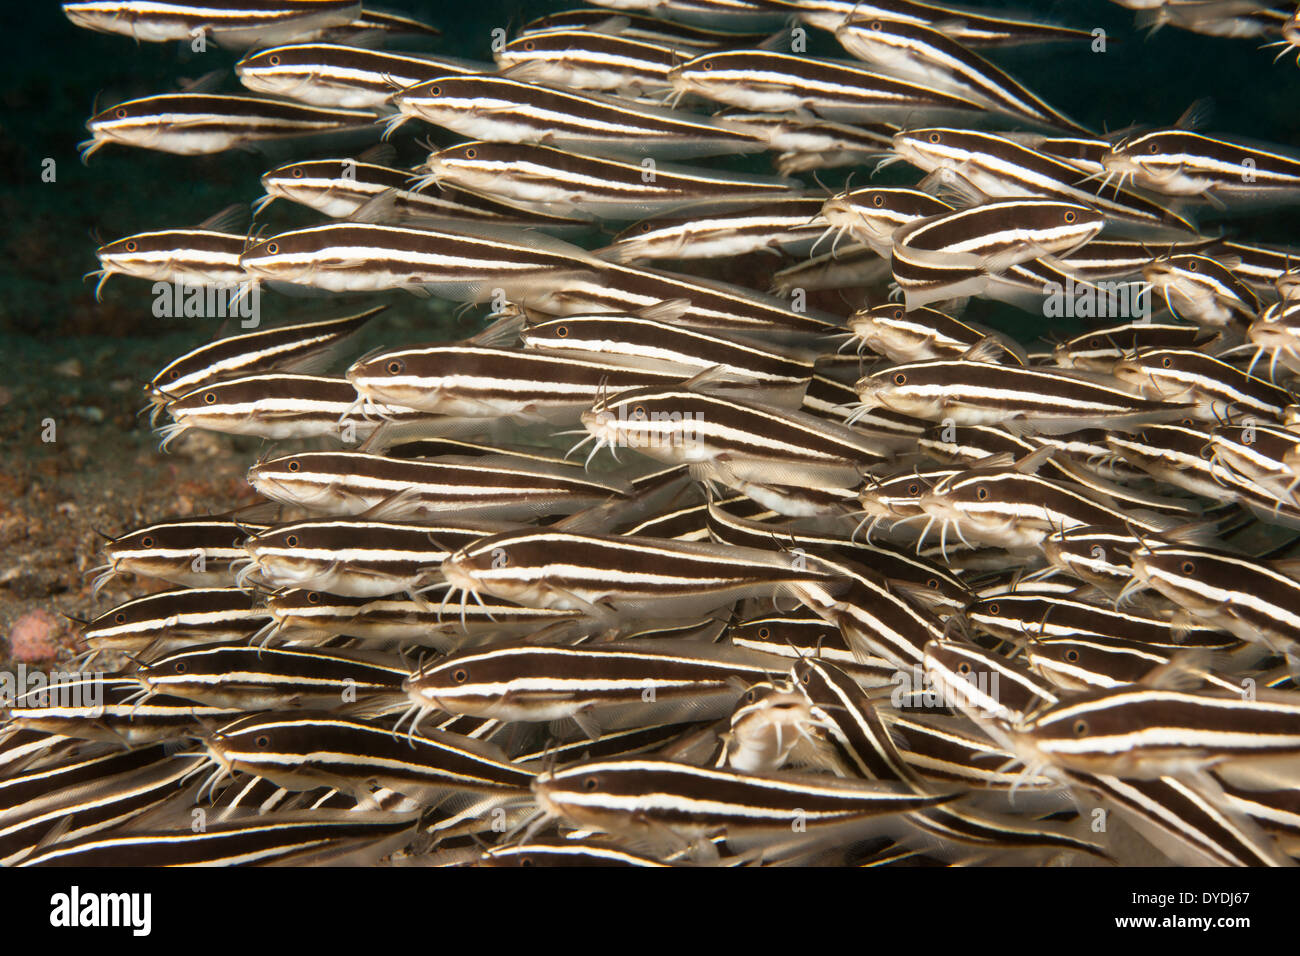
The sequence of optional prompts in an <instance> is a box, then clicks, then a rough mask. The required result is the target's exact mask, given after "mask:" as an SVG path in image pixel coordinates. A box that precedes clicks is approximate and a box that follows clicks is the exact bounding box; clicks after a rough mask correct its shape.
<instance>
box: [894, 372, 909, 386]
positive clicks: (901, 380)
mask: <svg viewBox="0 0 1300 956" xmlns="http://www.w3.org/2000/svg"><path fill="white" fill-rule="evenodd" d="M894 384H895V385H906V384H907V376H906V375H904V374H903V373H902V372H899V373H898V374H897V375H895V376H894Z"/></svg>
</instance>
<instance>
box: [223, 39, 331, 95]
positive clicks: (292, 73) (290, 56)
mask: <svg viewBox="0 0 1300 956" xmlns="http://www.w3.org/2000/svg"><path fill="white" fill-rule="evenodd" d="M308 49H309V48H308ZM314 59H315V57H314V56H312V55H311V54H310V53H309V52H307V51H304V50H302V49H301V48H299V47H297V46H279V47H272V48H270V49H268V50H257V51H255V52H253V53H250V54H248V55H247V56H245V57H244V58H243V59H242V60H239V61H238V62H237V63H236V64H235V75H236V76H238V77H239V82H240V83H242V84H243V85H244V86H246V87H247V88H248V89H250V90H254V91H256V92H258V93H270V94H273V95H280V96H291V97H292V96H293V95H294V94H296V93H300V92H301V91H302V89H303V88H304V87H305V86H306V85H308V84H310V83H311V82H312V81H313V80H314V79H315V78H316V70H315V69H314V68H313V66H312V63H313V60H314Z"/></svg>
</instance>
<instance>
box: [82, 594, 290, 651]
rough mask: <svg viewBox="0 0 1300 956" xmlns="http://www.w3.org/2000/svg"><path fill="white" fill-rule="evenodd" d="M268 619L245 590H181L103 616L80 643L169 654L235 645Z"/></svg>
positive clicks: (136, 600)
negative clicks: (179, 649) (219, 643)
mask: <svg viewBox="0 0 1300 956" xmlns="http://www.w3.org/2000/svg"><path fill="white" fill-rule="evenodd" d="M269 620H270V614H269V613H268V612H267V611H266V610H265V609H264V608H259V607H257V606H256V602H255V600H254V598H253V595H251V594H249V593H248V592H247V591H244V590H242V589H241V588H237V587H225V588H215V587H199V588H177V589H174V590H170V591H160V592H157V593H155V594H146V595H144V596H143V597H138V598H133V599H131V600H129V601H126V602H125V603H123V604H119V605H118V606H117V607H115V608H111V609H110V610H107V611H105V612H104V613H103V614H101V615H99V616H98V617H96V618H94V619H93V620H91V621H89V622H88V623H87V624H86V625H85V626H84V627H83V628H82V639H83V640H84V641H85V642H86V645H87V646H88V647H90V648H92V649H95V650H100V651H108V650H117V651H128V652H138V651H146V650H165V649H170V648H175V647H183V646H186V645H190V644H205V643H210V642H212V641H237V640H240V639H242V638H246V637H248V636H249V635H250V634H253V633H254V632H256V631H257V630H258V628H260V627H262V626H263V625H265V624H266V623H267V622H268V621H269Z"/></svg>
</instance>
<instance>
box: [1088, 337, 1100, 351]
mask: <svg viewBox="0 0 1300 956" xmlns="http://www.w3.org/2000/svg"><path fill="white" fill-rule="evenodd" d="M1088 348H1090V349H1099V348H1101V339H1089V340H1088Z"/></svg>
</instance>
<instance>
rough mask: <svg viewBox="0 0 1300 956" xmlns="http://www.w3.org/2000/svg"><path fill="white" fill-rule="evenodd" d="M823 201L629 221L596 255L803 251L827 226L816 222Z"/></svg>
mask: <svg viewBox="0 0 1300 956" xmlns="http://www.w3.org/2000/svg"><path fill="white" fill-rule="evenodd" d="M820 209H821V200H819V199H816V198H814V197H807V196H793V197H789V198H786V199H774V200H767V201H764V202H763V203H762V204H761V205H749V204H747V205H746V206H745V207H744V208H742V209H739V210H737V211H735V212H729V211H721V212H705V211H700V212H697V213H695V214H694V215H690V214H688V215H684V216H675V217H671V218H669V217H661V216H656V217H655V218H653V219H645V220H642V221H641V222H638V223H635V224H634V225H631V226H628V227H627V228H626V229H624V230H623V231H622V232H620V233H618V235H616V236H615V237H614V240H613V242H611V243H610V244H609V245H608V246H605V247H603V248H601V249H598V250H596V253H595V254H596V255H598V256H600V257H601V258H602V259H608V260H609V261H611V262H640V261H644V260H647V259H710V258H714V257H716V256H741V255H747V254H750V253H755V252H771V253H776V254H780V253H788V254H790V255H799V254H800V253H803V252H807V251H808V250H809V249H811V247H812V245H813V243H814V242H815V241H816V239H817V237H818V236H819V235H821V232H822V230H821V227H820V226H819V225H818V224H817V223H815V222H813V219H814V218H815V217H816V216H817V215H818V213H819V211H820Z"/></svg>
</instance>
